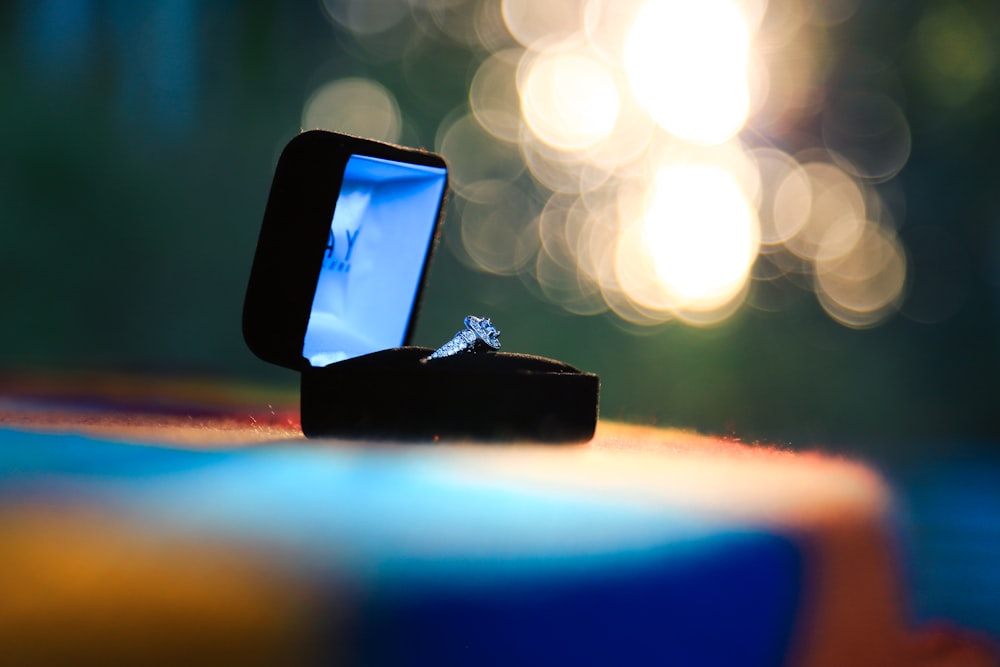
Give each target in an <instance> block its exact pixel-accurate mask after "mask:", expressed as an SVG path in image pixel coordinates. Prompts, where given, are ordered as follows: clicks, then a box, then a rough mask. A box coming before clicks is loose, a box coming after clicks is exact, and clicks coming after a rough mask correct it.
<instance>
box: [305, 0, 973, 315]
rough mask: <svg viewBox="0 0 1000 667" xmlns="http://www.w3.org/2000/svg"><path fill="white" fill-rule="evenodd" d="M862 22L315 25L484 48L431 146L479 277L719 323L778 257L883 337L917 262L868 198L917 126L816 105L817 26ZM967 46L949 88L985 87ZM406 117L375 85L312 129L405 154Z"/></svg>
mask: <svg viewBox="0 0 1000 667" xmlns="http://www.w3.org/2000/svg"><path fill="white" fill-rule="evenodd" d="M376 5H377V7H376ZM383 5H384V6H385V7H388V8H389V9H386V10H385V11H384V12H381V13H379V12H376V11H375V9H377V8H378V7H382V6H383ZM857 5H858V3H857V2H856V1H854V0H839V1H838V2H829V3H824V4H823V5H822V6H814V5H813V3H809V2H806V1H805V0H783V1H781V2H779V1H778V0H770V1H768V0H701V1H699V2H686V1H684V0H622V1H619V2H612V1H611V0H553V1H552V2H531V1H530V0H501V1H500V2H497V3H487V2H482V1H480V0H434V1H429V0H427V1H424V0H419V1H418V0H395V2H394V1H392V0H380V2H378V3H375V4H374V5H372V6H370V7H369V6H366V5H365V4H364V3H352V2H346V3H325V4H324V7H325V8H326V11H327V14H328V16H329V17H330V19H331V20H332V21H334V22H336V23H338V24H339V25H341V26H343V27H346V28H347V29H349V30H351V31H353V32H355V33H356V34H358V35H366V34H368V33H370V32H372V31H376V30H387V29H388V28H387V27H380V26H382V24H388V23H392V25H395V23H396V22H398V21H400V20H402V18H401V17H400V16H398V12H399V11H402V10H405V11H406V12H409V14H410V15H411V17H412V18H413V19H414V23H415V25H417V26H418V27H419V26H427V25H432V24H433V25H436V26H437V27H438V28H437V29H440V30H446V31H448V32H449V34H452V33H453V34H454V35H455V37H454V39H456V40H459V41H461V42H462V43H463V44H468V43H477V47H478V48H479V49H480V50H481V51H482V52H483V56H482V58H481V59H479V60H478V61H477V62H474V63H473V64H472V67H471V70H470V76H469V84H468V96H467V102H466V104H465V105H463V106H461V107H459V108H457V109H455V110H454V111H453V112H452V113H450V114H448V115H447V116H446V117H445V118H443V119H442V120H441V122H440V126H439V128H438V131H437V137H436V140H435V149H436V150H437V151H438V152H440V153H442V154H443V155H444V156H445V158H446V159H447V160H448V162H449V165H450V167H451V179H452V181H451V182H452V184H453V188H454V191H455V193H456V194H457V197H456V202H455V203H456V205H455V206H454V209H453V210H454V212H456V213H457V214H458V216H459V220H458V221H457V222H454V223H451V226H450V227H449V234H448V240H449V247H450V248H451V249H452V250H453V252H455V254H456V255H457V256H458V257H459V258H460V259H461V260H463V261H464V262H465V263H466V264H468V265H469V266H471V267H474V268H476V269H479V270H482V271H487V272H491V273H496V274H503V275H515V274H518V275H521V276H523V277H527V278H529V279H531V280H533V281H535V282H537V284H538V285H539V287H540V291H541V294H543V295H544V296H545V297H546V298H548V299H550V300H552V301H553V302H555V303H558V304H559V305H561V306H562V307H563V308H565V309H566V310H568V311H569V312H573V313H579V314H594V313H599V312H604V311H606V310H611V311H613V312H614V313H615V314H617V315H618V316H619V317H621V318H623V319H625V320H627V321H629V322H632V323H636V324H643V325H645V324H657V323H661V322H664V321H666V320H670V319H674V318H677V319H680V320H682V321H685V322H688V323H692V324H714V323H717V322H721V321H723V320H724V319H725V318H727V317H728V316H729V315H731V314H732V313H734V312H735V311H736V310H737V309H738V308H739V307H740V306H741V304H742V303H743V302H744V300H745V297H746V295H747V293H748V291H749V289H750V283H751V275H752V273H753V269H754V266H755V263H756V262H757V259H758V256H759V254H760V252H767V253H768V254H769V256H770V257H771V258H772V259H773V261H772V262H771V264H773V265H774V266H776V267H789V268H788V269H787V270H788V271H792V272H796V273H803V272H804V273H805V275H804V276H800V278H806V279H805V280H801V279H797V280H795V281H794V284H796V285H812V288H813V290H814V291H815V292H816V295H817V298H818V299H819V301H820V303H821V304H822V306H823V308H824V309H825V310H826V312H827V313H828V314H829V315H830V316H831V317H832V318H834V319H835V320H836V321H838V322H840V323H842V324H845V325H847V326H873V325H875V324H878V323H880V322H882V321H884V320H885V319H886V318H888V317H890V316H891V315H892V314H893V313H894V312H896V310H898V307H899V304H900V301H901V297H902V295H903V293H904V288H905V285H906V266H907V258H906V251H905V249H904V248H903V246H902V244H901V242H900V241H899V239H898V238H897V237H896V236H895V233H894V232H893V231H892V230H893V228H894V224H895V221H893V220H890V219H889V218H888V217H887V216H888V214H887V213H886V210H887V207H886V206H884V205H883V204H882V202H881V200H880V197H879V193H878V191H877V189H876V187H875V186H876V185H878V184H882V183H885V182H886V181H889V180H891V179H892V178H894V177H895V176H896V175H897V174H898V173H899V171H900V170H901V169H903V167H904V166H905V164H906V162H907V160H908V158H909V154H910V130H909V125H908V122H907V119H906V116H905V113H904V111H903V108H902V106H901V105H900V104H899V103H898V102H897V101H896V100H894V99H892V98H891V97H890V96H889V94H887V93H885V92H881V91H872V90H857V91H853V90H846V91H845V92H844V93H843V94H842V95H840V96H839V97H837V98H834V99H829V100H825V99H823V97H822V94H821V91H822V86H823V84H824V76H826V74H827V68H828V67H827V64H826V58H827V55H826V47H825V41H824V40H825V39H826V37H825V35H826V30H828V29H829V27H830V26H835V25H837V24H839V23H842V22H844V21H846V20H848V19H849V18H850V17H851V16H852V15H853V14H854V12H855V11H856V9H857ZM400 8H402V10H400ZM390 9H391V11H390ZM463 17H464V18H463ZM949 17H950V18H949ZM945 19H948V20H944V22H943V23H942V22H940V21H939V22H935V23H934V24H933V25H934V26H935V27H934V30H933V31H932V30H931V28H927V30H925V31H924V32H922V33H918V38H919V39H926V40H931V41H933V40H938V41H941V40H945V41H947V40H948V39H950V38H949V37H948V35H950V34H952V33H956V34H957V32H956V31H958V30H959V28H962V25H964V24H962V17H961V15H960V14H958V13H955V12H952V13H951V14H948V15H947V16H946V17H945ZM949 21H950V23H949ZM956 26H957V27H956ZM962 29H963V30H964V29H965V28H962ZM935 43H937V42H935ZM949 43H950V42H949ZM957 48H958V47H955V48H954V49H952V51H951V52H952V54H953V56H954V58H953V61H954V62H953V63H952V65H951V66H950V67H951V69H950V70H949V72H951V75H953V77H952V78H955V77H959V78H961V77H964V79H963V80H964V81H966V82H968V85H970V86H972V85H974V84H975V80H978V79H977V78H976V77H977V76H979V75H978V74H976V72H978V71H979V70H976V69H975V67H974V63H973V64H969V63H970V62H973V61H975V62H978V60H976V59H975V58H973V57H972V56H971V55H969V56H968V57H967V58H966V56H963V55H962V54H961V53H959V52H958V51H957V50H956V49H957ZM968 48H969V49H974V48H976V47H975V44H972V45H971V46H969V47H968ZM967 50H968V49H967ZM973 55H974V54H973ZM963 58H964V60H963ZM970 59H971V60H970ZM963 63H965V64H963ZM946 64H947V63H945V64H942V65H941V66H940V67H939V69H940V68H941V67H944V66H945V65H946ZM942 71H943V70H942ZM980 74H981V72H980ZM344 100H350V104H346V103H345V102H344ZM809 114H812V115H816V116H817V117H818V120H819V123H818V127H819V132H818V134H817V136H816V137H815V138H814V140H813V142H812V143H811V144H809V145H807V146H805V147H803V146H802V145H801V143H799V144H796V145H795V148H783V147H781V146H780V145H779V144H778V142H777V141H775V140H772V139H771V137H770V135H771V134H772V133H773V134H775V135H778V136H782V135H783V134H786V133H787V128H788V127H790V126H792V125H794V124H795V123H796V122H798V120H799V118H801V117H804V116H807V115H809ZM401 117H402V115H401V113H400V110H399V109H398V106H397V105H396V102H395V100H394V98H393V97H392V94H391V93H390V92H389V91H388V90H387V89H386V88H385V87H384V86H383V85H382V84H381V83H379V82H377V81H375V80H373V79H365V78H351V79H342V80H338V81H334V82H330V83H327V84H324V85H323V86H321V87H320V88H319V89H317V90H316V91H315V92H314V93H313V94H312V96H311V97H310V98H309V100H308V101H307V103H306V107H305V110H304V112H303V127H307V128H308V127H325V128H328V129H333V130H339V131H346V132H350V133H354V134H364V135H366V136H371V137H374V138H378V139H384V140H387V141H396V140H398V139H399V137H400V127H401V126H402V120H401ZM782 257H785V259H782ZM779 273H780V272H779ZM779 277H780V275H779ZM772 278H773V276H772Z"/></svg>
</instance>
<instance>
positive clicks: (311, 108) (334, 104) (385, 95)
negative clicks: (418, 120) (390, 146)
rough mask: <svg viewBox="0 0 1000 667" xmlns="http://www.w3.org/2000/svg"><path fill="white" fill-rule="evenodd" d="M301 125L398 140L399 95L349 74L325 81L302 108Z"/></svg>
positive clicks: (373, 82)
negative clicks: (397, 100) (348, 101)
mask: <svg viewBox="0 0 1000 667" xmlns="http://www.w3.org/2000/svg"><path fill="white" fill-rule="evenodd" d="M345 100H350V103H349V104H347V103H345ZM302 128H303V129H305V130H313V129H321V130H335V131H337V132H342V133H344V134H352V135H355V136H359V137H367V138H370V139H381V140H382V141H388V142H397V141H399V137H400V132H401V130H402V121H401V118H400V112H399V105H398V104H397V103H396V98H395V97H393V95H392V93H390V92H389V91H388V90H387V89H386V88H385V86H382V85H381V84H379V83H378V82H376V81H372V80H370V79H360V78H347V79H338V80H336V81H330V82H328V83H325V84H323V85H322V86H320V87H319V88H317V89H316V90H315V91H314V92H313V94H312V95H310V97H309V99H308V100H307V101H306V104H305V108H304V109H303V111H302Z"/></svg>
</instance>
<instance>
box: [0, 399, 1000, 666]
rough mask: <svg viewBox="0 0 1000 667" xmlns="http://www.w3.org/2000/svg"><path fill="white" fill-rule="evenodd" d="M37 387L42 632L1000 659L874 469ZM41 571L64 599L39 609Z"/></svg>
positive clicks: (557, 654) (26, 469) (33, 516)
mask: <svg viewBox="0 0 1000 667" xmlns="http://www.w3.org/2000/svg"><path fill="white" fill-rule="evenodd" d="M24 386H25V385H24V384H23V383H22V384H21V387H22V391H21V393H20V394H19V395H17V396H13V395H11V394H10V393H8V396H7V398H5V399H3V400H0V428H2V430H0V515H2V516H3V517H4V521H3V523H2V524H0V525H3V526H5V527H6V528H5V529H4V530H5V532H4V533H3V536H5V537H6V539H5V540H4V539H2V537H0V545H2V544H3V543H4V542H5V543H6V550H7V553H8V556H9V557H8V559H7V560H8V562H11V563H15V564H16V563H21V564H22V566H23V567H21V568H20V569H19V568H18V567H16V566H11V567H8V569H7V571H6V582H5V583H6V585H5V589H7V590H11V591H14V592H15V593H16V592H17V591H21V592H22V593H23V595H22V596H20V597H19V596H18V595H16V594H13V595H9V596H8V598H9V601H8V604H7V614H6V616H7V617H8V618H7V620H8V621H10V620H12V619H19V620H20V622H22V623H23V624H26V625H24V626H23V627H24V628H29V629H30V628H31V627H33V626H32V625H31V623H29V622H28V621H26V620H25V618H29V620H30V615H28V616H27V617H26V616H25V614H24V610H25V608H32V609H34V612H35V613H36V614H38V615H39V616H37V617H36V620H37V618H44V617H45V616H46V615H49V616H51V615H52V614H55V613H56V612H59V613H60V614H63V615H70V616H72V617H73V621H74V625H79V618H80V617H83V618H87V617H90V618H91V619H93V618H94V617H93V614H92V613H90V610H91V609H92V608H93V606H94V604H95V593H94V590H93V588H92V587H93V586H99V585H100V591H101V592H100V594H99V595H98V596H97V597H99V598H100V600H101V601H102V602H101V603H100V604H103V605H105V606H106V607H107V608H108V609H109V610H115V609H127V610H129V613H130V614H131V615H132V616H133V617H134V618H135V619H138V620H136V623H135V625H136V627H139V626H140V625H141V627H143V628H148V627H150V626H156V625H157V624H159V625H161V626H162V624H163V623H164V621H163V619H162V616H163V613H162V612H163V603H164V601H163V597H164V596H165V595H168V591H172V592H171V593H169V595H173V596H174V598H172V601H171V605H173V606H175V607H181V608H187V609H188V610H189V611H190V620H191V622H193V619H200V621H199V623H200V625H198V624H195V625H194V626H192V627H188V626H187V625H185V623H180V622H179V621H177V620H176V619H174V621H172V623H173V625H171V626H170V627H172V628H174V629H175V630H177V631H178V632H181V631H182V630H183V632H187V633H188V636H191V637H201V636H203V635H205V634H206V633H207V632H208V630H207V629H208V628H212V630H211V635H212V637H213V638H214V641H213V644H212V645H213V646H216V647H227V646H228V647H230V648H231V647H232V646H233V645H236V644H237V643H235V642H234V643H227V642H226V641H225V638H226V637H227V636H228V635H227V633H230V634H232V633H237V634H240V635H241V636H242V635H244V634H245V633H246V632H247V631H248V628H249V629H252V630H253V632H252V634H253V636H255V637H256V638H257V639H258V641H257V644H259V645H258V646H256V647H255V649H254V652H253V654H254V655H256V656H257V657H258V658H260V659H261V660H262V661H264V662H268V661H267V660H266V659H265V658H266V657H267V656H268V655H270V654H269V653H268V650H267V649H271V650H275V651H278V653H279V654H280V655H282V656H287V655H289V646H295V647H309V648H308V650H307V649H302V650H303V652H304V655H307V656H313V657H315V655H317V651H319V654H322V655H323V656H329V655H331V654H336V655H339V656H340V657H343V655H341V654H339V653H337V651H341V650H343V651H347V652H348V653H347V654H344V655H349V656H350V657H349V658H346V661H347V662H364V663H366V664H406V663H407V656H410V657H411V658H412V656H413V655H422V656H425V657H426V656H436V657H437V658H438V659H439V661H441V662H443V663H448V662H455V661H457V662H463V661H467V660H468V659H470V658H471V657H473V656H475V657H476V661H477V662H484V660H483V658H484V656H489V657H490V658H491V659H490V660H485V661H486V662H493V663H494V664H500V663H501V662H509V661H510V660H516V659H517V658H519V657H523V656H524V655H527V654H530V655H533V656H535V657H538V658H539V659H540V658H541V657H543V656H545V655H548V657H549V658H551V659H560V660H566V659H573V660H574V661H577V662H583V663H587V662H592V663H594V664H597V663H600V662H602V661H603V660H605V659H609V657H610V656H615V657H617V658H621V657H623V654H622V653H621V651H622V650H623V649H622V647H623V646H630V647H631V650H632V651H634V652H635V653H634V654H633V655H643V656H646V657H650V656H660V657H669V658H673V659H675V660H680V661H681V663H684V662H685V660H686V659H687V660H694V661H695V662H697V663H699V664H733V661H734V660H737V661H739V662H740V664H785V661H788V660H792V661H793V662H794V663H795V664H817V665H819V664H837V662H836V661H837V660H842V659H845V658H850V659H860V662H856V664H889V663H886V662H885V660H892V659H894V657H893V656H895V657H898V656H899V655H904V654H905V655H907V656H909V659H912V664H919V663H922V664H938V663H935V662H933V661H931V660H929V659H928V660H924V659H923V658H924V657H926V656H928V655H931V654H932V653H933V654H936V655H947V654H948V651H949V650H953V651H958V652H959V653H953V654H952V657H954V655H959V654H961V655H965V656H966V657H968V661H967V662H961V663H955V664H970V665H973V664H991V663H990V662H989V661H984V659H982V658H983V656H986V655H989V653H988V652H983V651H978V649H973V648H970V647H971V646H973V645H975V646H979V644H970V643H968V642H965V643H963V641H962V637H959V636H958V635H954V634H948V633H947V632H946V633H944V634H942V633H941V631H937V630H936V631H934V632H935V633H936V634H935V633H931V634H928V632H926V631H921V629H920V626H919V623H915V622H914V619H913V617H912V612H913V604H912V599H913V597H914V596H913V595H912V592H911V591H909V590H908V589H909V588H912V586H910V583H909V581H908V580H907V576H908V574H907V569H906V565H905V561H906V559H907V558H908V556H907V555H906V554H905V553H904V554H901V553H900V549H899V539H900V535H901V534H902V535H903V536H904V539H905V536H906V534H907V530H906V528H907V526H908V524H907V517H908V516H909V515H908V512H909V511H910V507H905V508H902V509H901V507H900V499H899V496H900V494H899V493H896V492H895V491H896V490H895V488H894V487H892V486H890V485H889V484H888V483H887V482H886V480H885V478H884V477H883V476H882V475H880V474H879V473H878V472H876V471H875V470H874V469H873V468H872V467H871V466H868V465H864V464H862V463H858V462H855V461H852V460H847V459H844V458H840V457H834V456H828V455H823V454H820V453H801V452H794V451H790V450H786V449H782V448H776V447H772V446H768V445H764V444H759V443H743V442H739V441H738V440H735V439H720V438H714V437H708V436H702V435H698V434H694V433H689V432H682V431H677V430H671V429H660V428H653V427H643V426H635V425H627V424H621V423H614V422H607V421H604V422H601V423H600V424H599V427H598V431H597V434H596V436H595V438H594V439H593V440H592V441H591V442H589V443H586V444H582V445H537V444H531V443H493V444H488V445H486V444H476V443H468V442H423V443H386V442H363V441H347V440H335V439H330V440H308V441H307V440H305V439H304V438H302V436H301V432H300V431H299V430H298V424H297V419H296V414H295V411H294V409H293V407H292V404H290V403H288V402H285V403H282V404H280V405H278V406H277V407H276V405H275V403H273V402H272V403H268V402H267V399H266V398H265V397H262V396H260V395H256V394H253V393H252V392H250V393H248V392H243V393H240V392H235V393H234V392H232V391H228V392H223V393H219V392H218V391H216V390H213V389H211V388H207V389H203V390H201V391H198V390H194V391H193V390H192V386H191V385H189V384H181V385H178V386H176V387H174V386H171V385H169V384H163V383H160V384H159V385H157V386H155V387H153V388H151V387H150V386H149V385H148V384H146V383H144V382H137V383H135V384H130V383H129V382H124V383H122V382H118V383H115V384H113V385H112V387H113V389H112V390H108V389H107V388H106V387H105V388H104V389H102V390H100V391H95V390H94V387H92V386H90V387H88V386H82V387H80V388H79V390H78V391H69V392H68V391H67V390H66V385H65V384H64V385H63V388H62V393H61V394H60V396H62V397H61V398H59V397H56V396H53V395H52V394H50V393H47V391H46V390H44V388H39V387H36V388H34V389H31V388H30V387H29V388H28V389H27V390H24V389H23V387H24ZM67 394H70V397H69V398H66V395H67ZM222 397H224V400H223V398H222ZM935 488H938V491H939V493H940V488H943V487H935ZM968 488H970V487H969V485H966V489H968ZM909 503H910V506H913V503H912V498H911V499H909ZM923 509H924V510H927V508H923ZM938 509H939V510H943V508H940V507H939V508H938ZM911 527H912V526H911ZM910 532H912V531H910ZM912 544H914V545H916V547H921V546H924V547H926V546H927V545H928V544H933V543H932V542H920V541H919V540H918V541H916V542H912ZM994 544H995V543H994ZM109 545H113V548H112V547H109ZM989 547H990V545H989V543H987V544H986V547H985V548H986V549H988V548H989ZM121 553H127V554H131V555H132V557H131V558H130V559H129V564H130V568H131V573H130V574H127V576H125V578H124V580H125V581H128V582H130V585H129V586H126V587H124V588H120V589H119V588H118V587H117V585H118V584H121V583H122V581H123V580H122V578H121V574H120V572H121V562H120V561H121V557H120V556H118V555H117V554H121ZM67 554H72V556H69V555H67ZM918 555H920V554H919V551H918ZM923 556H925V557H926V554H923ZM932 557H933V554H932ZM39 558H41V559H42V562H44V563H46V564H47V566H48V567H47V568H42V569H39V568H38V567H37V566H32V565H30V563H33V562H36V561H37V560H38V559H39ZM109 561H110V562H114V563H117V565H118V568H117V569H115V570H114V571H115V572H116V575H115V579H114V581H115V582H116V585H114V586H109V585H108V582H107V581H106V580H105V575H106V574H107V571H108V568H109V567H110V565H109ZM181 562H182V563H185V565H184V567H178V563H181ZM924 562H933V560H930V561H924ZM81 564H83V565H81ZM83 566H86V567H89V568H90V569H91V571H92V575H93V578H92V579H91V580H90V584H89V586H88V585H82V584H81V582H80V581H79V580H78V579H77V578H76V577H75V576H74V575H73V574H72V573H73V572H76V571H77V570H78V569H79V568H81V567H83ZM26 572H27V573H29V574H30V573H33V574H34V576H35V581H34V583H35V584H36V585H44V586H45V587H47V589H48V590H49V591H51V592H52V593H53V595H52V597H51V599H50V602H51V604H50V605H49V606H46V605H45V604H42V603H40V602H39V601H38V600H37V598H34V601H33V602H30V604H29V602H27V601H26V600H29V599H30V598H33V596H30V595H28V593H26V591H29V590H30V589H31V588H32V587H30V586H26V585H25V583H24V582H25V579H24V578H23V577H24V576H25V573H26ZM102 573H104V575H102ZM925 575H926V573H925ZM3 576H4V575H0V578H2V577H3ZM209 582H210V583H209ZM165 589H166V590H165ZM137 591H143V592H144V593H143V596H144V597H143V596H139V598H141V599H139V600H138V602H137V598H136V595H137ZM183 591H187V593H185V594H184V595H181V594H180V593H179V592H183ZM985 597H986V595H985V594H984V598H985ZM917 598H918V599H919V596H917ZM11 599H12V600H13V602H10V600H11ZM931 599H932V600H933V598H931ZM18 600H20V603H18ZM209 600H211V604H209ZM19 604H20V606H19ZM100 604H98V608H100ZM32 605H33V606H32ZM26 606H27V607H26ZM3 609H4V607H3V606H2V603H0V616H3V615H4V614H3ZM206 609H210V610H214V611H212V612H211V613H208V611H206ZM318 609H320V610H322V611H317V610H318ZM73 612H75V614H74V613H73ZM931 615H933V614H931ZM559 618H562V619H563V621H562V622H554V621H553V619H559ZM142 619H145V620H146V621H149V622H143V623H141V624H140V622H139V621H140V620H142ZM317 619H319V620H317ZM665 619H672V621H671V622H672V626H671V627H672V631H668V632H667V633H666V636H667V637H669V638H670V639H671V641H670V642H669V644H670V647H669V652H668V653H664V652H663V650H664V649H663V646H664V632H665V631H664V629H663V628H664V620H665ZM95 623H96V621H95ZM4 625H6V626H7V627H8V628H10V627H16V626H17V624H13V625H12V624H11V623H10V622H8V623H6V624H0V627H2V626H4ZM84 625H86V624H84ZM720 625H721V626H724V627H725V628H726V631H725V633H724V634H720ZM185 628H186V629H185ZM538 628H544V633H542V635H539V633H538V631H537V630H538ZM973 629H986V630H990V628H989V627H986V628H982V627H978V628H977V627H976V626H975V624H973ZM81 632H82V631H81ZM183 632H182V634H183ZM498 632H499V633H500V634H501V635H502V636H504V637H505V640H504V641H503V642H502V648H501V647H498V644H497V633H498ZM456 633H457V634H458V635H460V636H461V637H462V641H461V642H459V643H455V642H454V641H452V639H453V638H454V637H455V636H456ZM30 634H31V633H30V632H27V633H22V636H30ZM84 634H86V633H84ZM387 636H391V637H392V638H393V641H392V642H390V643H388V644H387V643H386V642H385V641H382V639H380V638H383V639H384V638H385V637H387ZM541 636H544V637H545V641H542V640H541V639H540V637H541ZM714 636H725V637H726V638H727V641H726V642H718V641H710V638H711V637H714ZM80 641H83V640H82V639H81V640H79V641H77V642H76V643H75V644H74V643H73V642H69V643H67V644H66V645H67V646H75V647H76V648H77V649H79V645H80ZM83 643H84V644H86V642H85V641H84V642H83ZM238 645H241V646H243V645H245V642H242V643H238ZM876 645H880V646H881V647H882V648H880V649H878V650H875V649H874V648H873V647H875V646H876ZM122 646H123V648H122V651H123V653H122V655H123V656H128V655H130V654H129V652H128V651H129V646H128V644H127V643H125V644H123V645H122ZM317 646H319V647H320V648H319V649H317V648H316V647H317ZM345 646H347V647H349V648H345ZM570 647H572V648H570ZM942 647H943V648H942ZM945 649H947V650H945ZM220 650H222V649H221V648H220ZM477 651H479V652H478V653H477ZM546 651H549V653H548V654H546V653H545V652H546ZM838 651H839V653H838ZM880 651H881V653H880ZM887 651H895V652H896V654H892V655H890V653H887ZM942 651H943V652H942ZM963 651H964V653H963ZM977 651H978V652H977ZM331 652H332V653H331ZM230 655H231V654H230ZM359 656H360V657H359ZM824 656H825V657H824ZM859 656H860V658H859ZM866 656H867V659H868V661H867V662H866V661H865V660H866ZM915 656H920V657H921V659H920V660H917V659H916V657H915ZM880 661H881V662H880ZM949 664H951V663H949Z"/></svg>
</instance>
